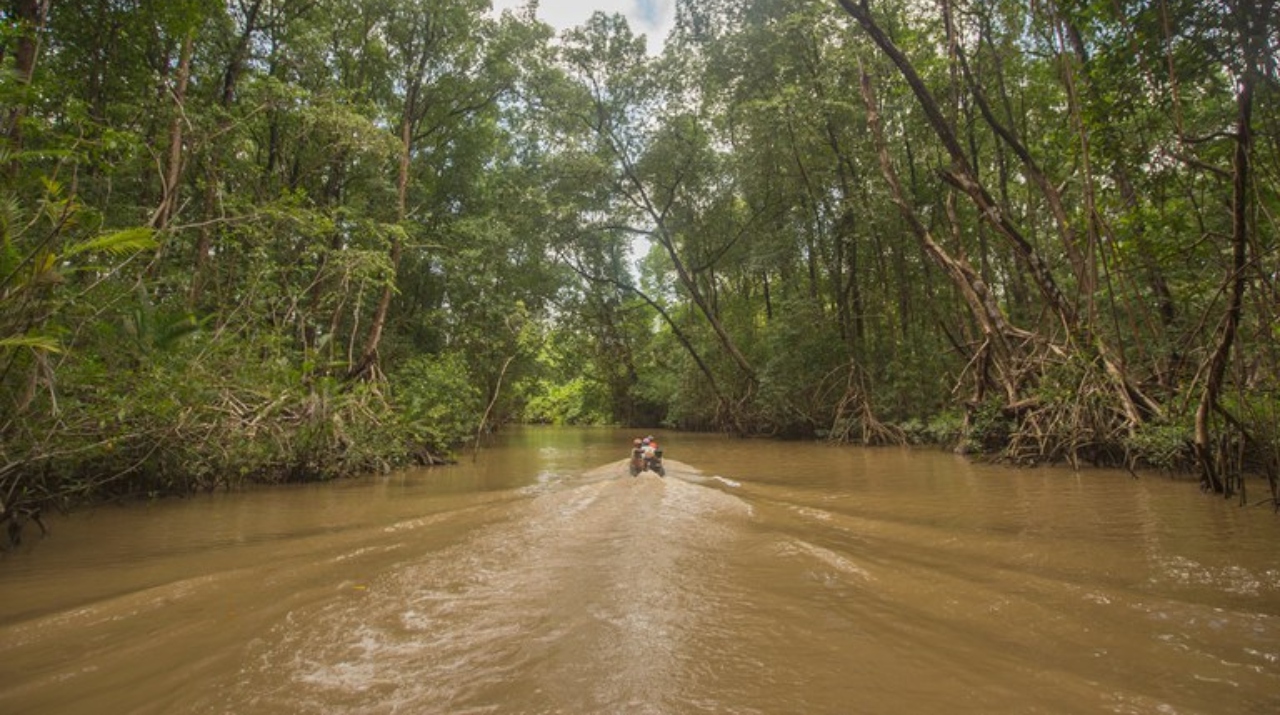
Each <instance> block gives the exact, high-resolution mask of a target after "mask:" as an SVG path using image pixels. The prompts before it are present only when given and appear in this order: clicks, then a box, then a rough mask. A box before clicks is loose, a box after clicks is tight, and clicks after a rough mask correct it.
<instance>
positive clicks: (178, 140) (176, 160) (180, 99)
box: [150, 31, 195, 286]
mask: <svg viewBox="0 0 1280 715" xmlns="http://www.w3.org/2000/svg"><path fill="white" fill-rule="evenodd" d="M194 47H195V32H194V31H192V32H189V33H187V36H186V38H185V39H184V40H183V41H182V54H181V56H180V58H179V60H178V75H177V77H176V78H175V80H174V86H173V118H172V119H171V120H170V121H169V152H168V156H167V157H166V159H165V167H164V176H163V177H161V181H160V196H161V198H160V205H159V206H158V207H156V210H155V213H154V214H152V215H151V221H150V223H151V227H152V228H155V229H156V230H158V231H163V230H164V229H166V228H168V226H169V221H170V220H171V219H172V218H173V212H174V211H175V210H176V209H177V208H178V184H179V180H180V179H181V177H182V162H183V155H182V139H183V132H182V123H183V120H184V116H183V112H184V109H183V107H184V105H185V103H186V99H187V82H188V80H189V79H190V77H191V55H192V51H193V49H194ZM192 285H193V286H194V282H193V284H192Z"/></svg>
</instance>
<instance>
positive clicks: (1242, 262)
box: [1195, 0, 1274, 495]
mask: <svg viewBox="0 0 1280 715" xmlns="http://www.w3.org/2000/svg"><path fill="white" fill-rule="evenodd" d="M1273 9H1274V3H1273V2H1271V1H1270V0H1264V2H1262V3H1261V6H1257V5H1255V4H1254V2H1253V0H1240V2H1239V4H1238V5H1236V16H1237V17H1236V19H1237V21H1238V23H1239V31H1240V37H1241V40H1242V42H1241V46H1242V47H1243V49H1244V67H1243V73H1242V75H1241V77H1240V87H1239V95H1238V96H1237V99H1236V107H1237V114H1236V136H1235V157H1234V160H1233V164H1234V166H1233V169H1234V170H1233V172H1232V200H1231V266H1230V269H1229V270H1228V272H1227V276H1226V279H1225V284H1226V285H1227V287H1228V290H1227V307H1226V311H1225V313H1224V315H1223V317H1222V323H1221V325H1220V327H1219V329H1218V340H1217V345H1215V346H1214V349H1213V352H1212V353H1211V354H1210V356H1209V358H1208V363H1207V366H1206V368H1207V369H1206V371H1205V372H1206V377H1205V386H1204V391H1203V392H1202V393H1201V395H1200V404H1199V406H1198V407H1197V408H1196V427H1195V451H1196V459H1197V461H1198V462H1199V464H1200V484H1201V486H1202V487H1203V488H1204V489H1206V490H1209V491H1213V492H1216V493H1219V494H1224V495H1230V494H1231V486H1230V482H1229V476H1230V475H1225V474H1222V473H1220V471H1219V470H1218V466H1217V464H1216V460H1215V455H1214V452H1213V441H1212V439H1213V437H1212V434H1211V431H1210V424H1209V421H1210V420H1209V415H1210V413H1211V412H1213V411H1215V410H1217V409H1219V406H1218V400H1219V398H1220V397H1221V395H1222V389H1223V385H1224V383H1225V379H1226V372H1227V363H1228V361H1229V360H1230V357H1231V347H1232V345H1233V344H1234V343H1235V339H1236V332H1237V330H1238V329H1239V327H1240V317H1241V313H1242V307H1243V305H1244V290H1245V284H1246V279H1245V271H1246V269H1247V268H1248V247H1249V152H1250V149H1251V148H1252V144H1253V92H1254V87H1255V85H1256V83H1257V81H1258V76H1259V70H1258V60H1259V57H1260V55H1261V51H1260V49H1259V45H1260V44H1261V43H1262V41H1263V40H1264V39H1265V38H1266V34H1265V32H1264V28H1265V27H1266V26H1267V20H1268V18H1270V13H1271V12H1272V10H1273ZM1255 23H1256V25H1257V26H1256V27H1255Z"/></svg>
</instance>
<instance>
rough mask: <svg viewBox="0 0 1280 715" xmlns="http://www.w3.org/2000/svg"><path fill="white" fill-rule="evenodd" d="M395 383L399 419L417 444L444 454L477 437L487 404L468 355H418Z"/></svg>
mask: <svg viewBox="0 0 1280 715" xmlns="http://www.w3.org/2000/svg"><path fill="white" fill-rule="evenodd" d="M391 382H392V384H393V385H395V387H396V392H395V403H396V406H397V408H398V413H399V415H400V417H399V419H400V421H401V423H402V424H404V425H405V427H406V429H407V430H408V431H409V434H410V436H411V439H412V440H413V441H414V442H415V443H416V444H420V445H425V446H426V447H427V448H429V449H431V450H433V451H436V452H440V453H443V452H446V451H448V450H450V449H452V448H454V447H456V446H458V445H459V444H461V443H463V442H465V441H466V440H468V439H470V438H472V437H474V436H475V433H476V429H477V427H478V426H479V424H480V418H481V415H483V414H484V407H485V405H484V396H483V395H482V394H481V392H480V390H479V389H477V387H476V383H475V381H474V377H473V376H472V374H471V368H470V366H469V364H468V360H467V356H466V355H463V354H461V353H443V354H440V355H433V356H428V355H424V356H418V357H414V358H412V359H410V360H407V361H406V362H405V363H404V365H402V366H401V367H400V369H399V370H397V371H396V373H395V374H393V375H392V377H391Z"/></svg>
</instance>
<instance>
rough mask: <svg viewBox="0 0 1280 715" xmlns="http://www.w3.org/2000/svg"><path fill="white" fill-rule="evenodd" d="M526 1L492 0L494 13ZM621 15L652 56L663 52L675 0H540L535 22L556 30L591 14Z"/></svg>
mask: <svg viewBox="0 0 1280 715" xmlns="http://www.w3.org/2000/svg"><path fill="white" fill-rule="evenodd" d="M525 4H526V3H525V0H493V11H494V12H495V13H497V12H501V11H503V10H513V9H515V8H518V7H521V6H523V5H525ZM597 11H599V12H603V13H607V14H613V13H620V14H621V15H623V16H625V17H626V18H627V22H628V23H630V25H631V31H632V32H635V33H636V34H643V35H645V36H646V37H647V38H648V39H647V40H646V45H647V47H648V48H649V52H650V53H651V54H656V53H658V52H659V51H660V50H661V49H662V43H663V41H664V40H665V39H666V37H667V33H669V32H670V31H671V27H672V26H673V25H674V24H675V12H676V4H675V0H539V2H538V19H539V20H542V21H543V22H545V23H547V24H548V25H551V26H552V27H554V28H555V29H556V30H557V31H562V30H566V29H568V28H570V27H576V26H578V25H581V24H582V23H584V22H586V21H587V19H588V18H590V17H591V15H592V13H594V12H597Z"/></svg>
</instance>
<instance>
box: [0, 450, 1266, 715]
mask: <svg viewBox="0 0 1280 715" xmlns="http://www.w3.org/2000/svg"><path fill="white" fill-rule="evenodd" d="M632 436H633V435H632V434H630V433H627V432H619V431H615V430H609V429H553V428H546V429H536V428H527V429H521V430H515V431H512V432H510V433H508V434H506V435H505V436H504V437H503V438H502V439H501V442H500V443H499V444H498V445H496V446H494V447H493V448H491V449H487V450H485V451H483V452H481V453H480V454H479V456H478V459H477V460H476V461H475V462H472V461H471V458H470V455H467V456H466V457H465V458H464V459H463V462H462V463H461V464H459V465H457V466H454V467H448V468H440V469H434V470H419V471H408V472H402V473H397V474H394V475H391V476H379V477H369V478H365V479H358V480H349V481H342V482H338V483H331V484H323V485H308V486H298V487H284V488H274V489H263V490H255V491H253V492H248V493H236V494H214V495H204V496H200V497H198V498H191V499H186V500H172V501H163V502H158V503H153V504H150V505H134V506H127V507H104V508H98V509H95V510H92V511H86V512H81V513H77V514H74V515H72V516H70V517H61V518H57V519H53V520H51V523H50V526H51V529H52V534H51V535H50V536H49V537H48V538H46V539H43V540H40V541H38V543H35V544H34V546H32V545H31V543H30V542H28V544H27V545H24V547H23V548H21V549H18V550H15V551H10V552H8V553H6V554H3V555H0V713H5V714H7V715H20V714H27V713H31V714H35V715H74V714H77V713H85V714H89V713H92V714H93V715H100V714H102V713H109V714H123V713H165V714H168V713H235V714H237V715H246V714H255V713H324V714H329V713H371V714H377V713H412V714H418V713H427V714H430V713H448V714H455V713H531V714H542V713H546V714H550V713H566V714H570V715H578V714H586V713H627V714H646V713H652V714H655V715H657V714H668V713H669V714H672V715H678V714H683V713H742V714H749V713H768V714H773V713H802V714H810V713H815V714H816V713H833V714H834V713H886V714H897V713H1158V714H1175V713H1212V714H1220V713H1259V714H1261V713H1276V712H1280V517H1277V516H1275V515H1274V514H1273V513H1271V511H1270V510H1269V509H1266V508H1253V509H1242V508H1240V507H1239V506H1237V505H1236V503H1235V502H1224V501H1222V500H1220V499H1215V498H1209V497H1205V496H1201V495H1200V494H1199V493H1198V492H1197V490H1196V487H1195V485H1194V484H1192V483H1189V482H1175V481H1171V480H1170V479H1168V478H1167V477H1163V476H1160V475H1144V476H1143V477H1142V478H1140V479H1133V478H1131V477H1129V476H1128V475H1127V474H1123V473H1118V472H1101V471H1086V472H1078V473H1077V472H1072V471H1070V470H1066V469H1044V468H1041V469H1035V470H1013V469H1010V468H1006V467H995V466H985V465H976V464H972V463H969V462H967V461H965V460H964V459H962V458H959V457H956V456H953V455H951V454H948V453H945V452H935V451H907V450H897V449H873V450H864V449H857V448H834V447H827V446H820V445H814V444H798V443H777V442H766V441H742V440H735V439H730V438H725V437H719V436H705V435H685V434H659V436H660V437H662V441H663V443H664V446H665V448H666V454H667V458H668V463H667V466H668V473H667V477H666V478H659V477H657V476H656V475H654V474H652V473H646V474H642V475H641V476H639V477H635V478H633V477H630V476H628V475H627V473H626V465H625V462H624V461H623V459H622V458H623V457H624V456H625V453H626V450H627V444H628V442H629V441H630V438H631V437H632ZM1255 490H1256V491H1257V492H1258V496H1259V497H1261V488H1260V486H1258V485H1255Z"/></svg>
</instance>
